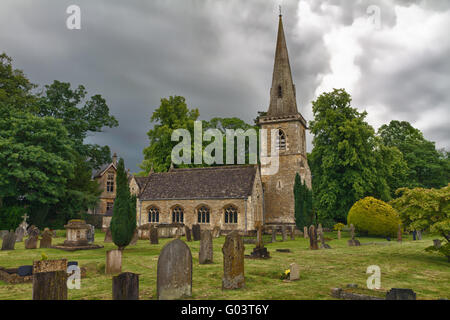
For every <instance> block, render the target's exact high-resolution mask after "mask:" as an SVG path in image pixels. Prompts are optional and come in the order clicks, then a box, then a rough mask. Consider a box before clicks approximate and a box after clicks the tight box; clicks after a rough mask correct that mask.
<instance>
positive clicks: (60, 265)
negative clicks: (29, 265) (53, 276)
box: [33, 259, 68, 274]
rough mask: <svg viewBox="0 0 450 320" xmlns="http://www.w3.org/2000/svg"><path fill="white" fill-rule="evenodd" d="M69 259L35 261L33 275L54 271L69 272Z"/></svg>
mask: <svg viewBox="0 0 450 320" xmlns="http://www.w3.org/2000/svg"><path fill="white" fill-rule="evenodd" d="M67 265H68V264H67V259H56V260H36V261H33V274H35V273H42V272H53V271H67Z"/></svg>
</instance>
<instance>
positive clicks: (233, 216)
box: [225, 205, 238, 223]
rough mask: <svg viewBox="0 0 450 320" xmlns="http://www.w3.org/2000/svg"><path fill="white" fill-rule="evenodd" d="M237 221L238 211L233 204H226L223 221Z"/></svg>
mask: <svg viewBox="0 0 450 320" xmlns="http://www.w3.org/2000/svg"><path fill="white" fill-rule="evenodd" d="M237 222H238V212H237V209H236V208H235V207H233V206H231V205H230V206H228V207H226V208H225V223H237Z"/></svg>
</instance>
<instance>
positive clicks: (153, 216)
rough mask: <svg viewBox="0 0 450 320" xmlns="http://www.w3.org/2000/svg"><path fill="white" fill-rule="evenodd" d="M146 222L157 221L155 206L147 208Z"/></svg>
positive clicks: (157, 212) (157, 211) (157, 213)
mask: <svg viewBox="0 0 450 320" xmlns="http://www.w3.org/2000/svg"><path fill="white" fill-rule="evenodd" d="M148 222H159V210H158V208H156V207H151V208H150V209H149V210H148Z"/></svg>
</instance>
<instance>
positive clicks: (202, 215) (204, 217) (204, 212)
mask: <svg viewBox="0 0 450 320" xmlns="http://www.w3.org/2000/svg"><path fill="white" fill-rule="evenodd" d="M197 214H198V223H209V208H208V207H206V206H202V207H200V208H199V209H198V210H197Z"/></svg>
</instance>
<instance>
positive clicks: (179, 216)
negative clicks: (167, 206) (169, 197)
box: [172, 206, 184, 223]
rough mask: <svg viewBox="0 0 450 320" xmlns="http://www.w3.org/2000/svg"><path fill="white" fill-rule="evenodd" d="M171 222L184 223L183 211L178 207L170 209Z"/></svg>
mask: <svg viewBox="0 0 450 320" xmlns="http://www.w3.org/2000/svg"><path fill="white" fill-rule="evenodd" d="M172 222H173V223H175V222H181V223H182V222H184V210H183V208H181V207H180V206H176V207H175V208H173V209H172Z"/></svg>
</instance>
